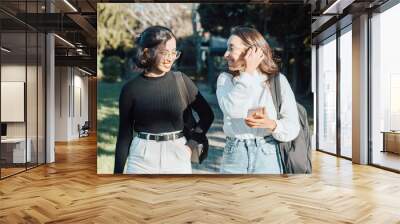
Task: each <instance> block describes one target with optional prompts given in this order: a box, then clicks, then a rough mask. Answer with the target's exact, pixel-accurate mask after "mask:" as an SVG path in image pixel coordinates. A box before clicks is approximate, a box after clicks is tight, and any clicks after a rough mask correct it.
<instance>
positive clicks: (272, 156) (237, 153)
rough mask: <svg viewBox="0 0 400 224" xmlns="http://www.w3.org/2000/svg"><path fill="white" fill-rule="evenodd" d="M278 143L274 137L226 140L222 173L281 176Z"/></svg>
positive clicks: (230, 138)
mask: <svg viewBox="0 0 400 224" xmlns="http://www.w3.org/2000/svg"><path fill="white" fill-rule="evenodd" d="M277 144H278V142H277V141H276V140H275V139H274V138H273V137H272V136H266V137H264V138H256V139H244V140H243V139H237V138H232V137H227V138H226V145H225V148H224V153H223V156H222V163H221V169H220V173H223V174H224V173H227V174H228V173H229V174H281V173H282V171H283V168H282V162H281V158H280V154H279V151H278V150H279V148H278V145H277Z"/></svg>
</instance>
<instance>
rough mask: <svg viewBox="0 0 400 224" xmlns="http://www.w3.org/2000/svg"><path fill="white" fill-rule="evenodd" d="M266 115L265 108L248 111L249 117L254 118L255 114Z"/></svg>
mask: <svg viewBox="0 0 400 224" xmlns="http://www.w3.org/2000/svg"><path fill="white" fill-rule="evenodd" d="M256 113H258V114H265V107H256V108H251V109H249V110H248V111H247V117H249V118H253V117H254V116H255V114H256Z"/></svg>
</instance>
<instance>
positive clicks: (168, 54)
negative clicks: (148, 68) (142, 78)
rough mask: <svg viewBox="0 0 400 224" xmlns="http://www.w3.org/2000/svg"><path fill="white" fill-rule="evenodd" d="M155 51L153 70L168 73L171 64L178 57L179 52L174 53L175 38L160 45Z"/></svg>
mask: <svg viewBox="0 0 400 224" xmlns="http://www.w3.org/2000/svg"><path fill="white" fill-rule="evenodd" d="M155 51H156V52H155V53H156V58H155V62H154V66H153V70H157V71H160V72H169V71H170V70H171V68H172V65H173V63H174V62H175V60H176V59H177V58H178V57H179V55H180V52H179V51H176V40H175V38H171V39H169V40H168V41H166V42H165V44H160V46H158V47H157V49H156V50H155Z"/></svg>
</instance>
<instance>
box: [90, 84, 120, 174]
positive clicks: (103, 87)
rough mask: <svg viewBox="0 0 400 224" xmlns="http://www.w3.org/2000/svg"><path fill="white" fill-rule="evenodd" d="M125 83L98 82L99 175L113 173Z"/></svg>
mask: <svg viewBox="0 0 400 224" xmlns="http://www.w3.org/2000/svg"><path fill="white" fill-rule="evenodd" d="M124 83H125V82H116V83H107V82H104V81H101V80H100V81H99V82H98V99H97V104H98V109H97V116H98V118H97V122H98V127H97V173H99V174H106V173H112V172H113V168H114V152H115V143H116V141H117V134H118V122H119V120H118V119H119V116H118V114H119V113H118V100H119V94H120V91H121V88H122V86H123V84H124Z"/></svg>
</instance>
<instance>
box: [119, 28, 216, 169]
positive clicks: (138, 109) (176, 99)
mask: <svg viewBox="0 0 400 224" xmlns="http://www.w3.org/2000/svg"><path fill="white" fill-rule="evenodd" d="M136 45H137V47H138V52H137V55H136V58H135V62H136V65H137V66H138V67H139V68H142V69H143V70H144V71H143V73H141V74H140V75H139V76H138V77H136V78H134V79H132V80H130V81H129V82H127V83H126V84H125V85H124V86H123V88H122V90H121V94H120V98H119V116H120V120H119V132H118V138H117V144H116V152H115V168H114V173H123V172H124V167H125V164H126V171H125V172H124V173H127V174H164V173H171V174H178V173H185V174H187V173H191V172H192V168H191V150H193V149H196V147H197V145H198V144H199V143H200V142H199V140H198V139H202V138H194V137H193V136H203V137H204V138H205V134H206V132H207V131H208V129H209V127H210V126H211V123H212V121H213V119H214V115H213V113H212V110H211V108H210V106H209V105H208V103H207V102H206V101H205V99H204V98H203V97H202V95H201V94H200V92H199V91H198V89H197V87H196V85H195V84H194V83H193V82H192V81H191V80H190V78H188V77H187V76H186V75H184V74H182V73H179V74H180V75H181V76H182V77H181V79H180V80H182V81H183V83H184V86H185V88H186V90H187V91H186V92H187V95H188V96H187V97H186V99H187V101H188V102H183V101H184V100H183V99H185V97H182V95H183V93H182V91H180V88H179V84H178V83H179V78H178V75H177V72H173V71H171V67H172V65H173V63H174V61H175V60H176V59H177V58H178V57H179V55H180V52H179V51H177V50H176V37H175V36H174V34H173V33H172V32H171V30H169V29H168V28H165V27H162V26H152V27H149V28H147V29H145V30H144V31H143V32H142V33H141V35H140V36H139V38H138V39H137V41H136ZM189 108H191V109H193V110H194V111H196V112H197V114H198V115H199V118H200V119H199V122H198V123H197V126H196V127H197V128H196V131H197V132H196V133H195V134H196V135H195V134H184V133H183V128H184V119H183V113H184V112H185V111H187V110H188V109H189ZM134 131H135V132H136V133H137V134H136V136H135V137H134Z"/></svg>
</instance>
